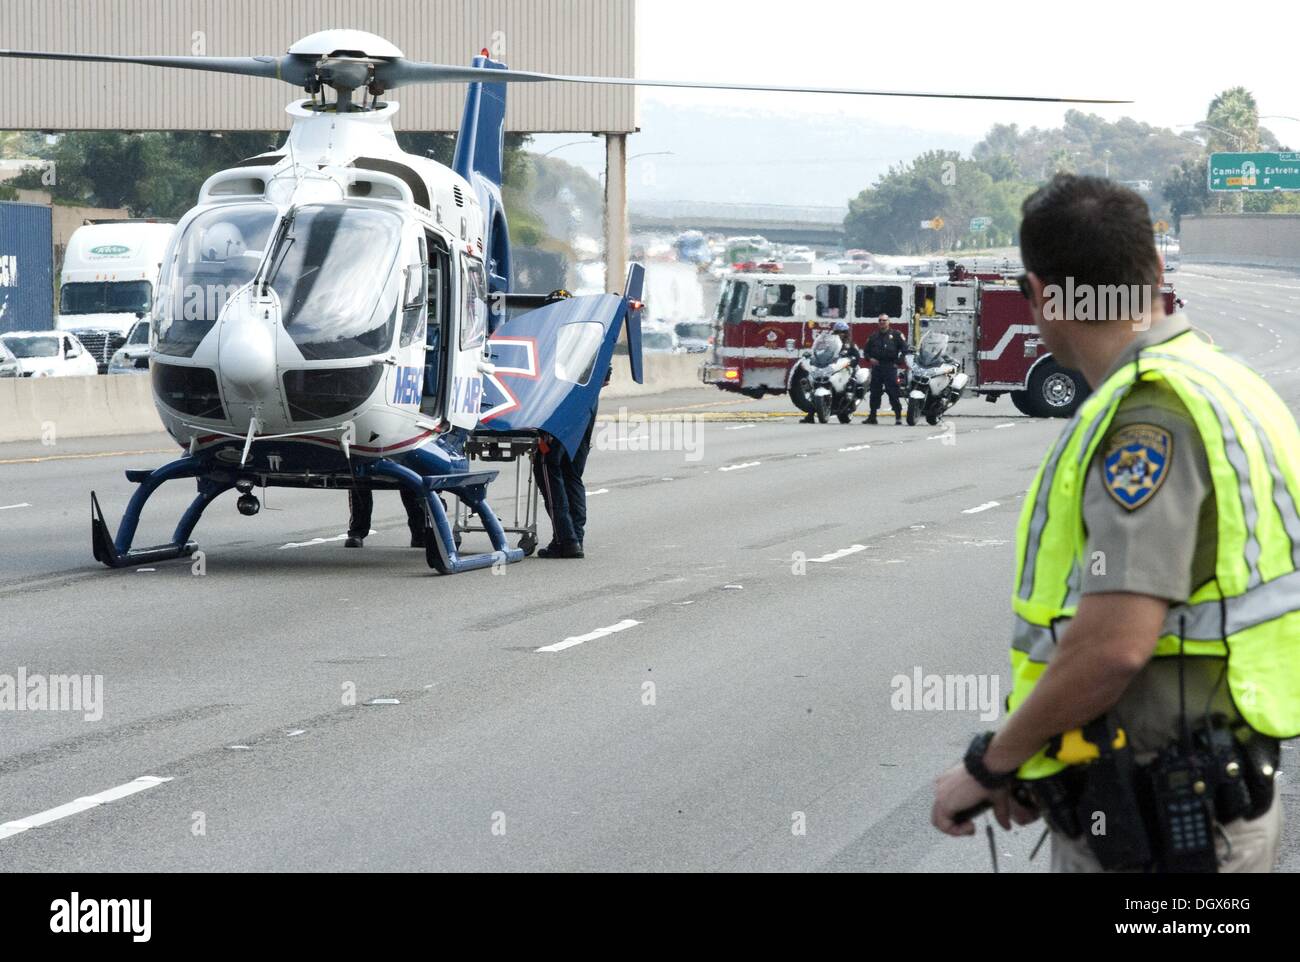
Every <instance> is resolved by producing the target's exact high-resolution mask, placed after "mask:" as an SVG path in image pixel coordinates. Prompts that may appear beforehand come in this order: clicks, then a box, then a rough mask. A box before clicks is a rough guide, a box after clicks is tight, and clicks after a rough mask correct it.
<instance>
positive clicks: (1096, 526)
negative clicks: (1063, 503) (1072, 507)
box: [1081, 317, 1237, 761]
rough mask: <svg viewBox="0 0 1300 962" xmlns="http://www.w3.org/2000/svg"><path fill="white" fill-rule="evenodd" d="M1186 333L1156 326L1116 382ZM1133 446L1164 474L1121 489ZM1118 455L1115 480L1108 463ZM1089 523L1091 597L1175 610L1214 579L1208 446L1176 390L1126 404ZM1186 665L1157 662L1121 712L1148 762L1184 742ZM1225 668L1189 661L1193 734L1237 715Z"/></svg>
mask: <svg viewBox="0 0 1300 962" xmlns="http://www.w3.org/2000/svg"><path fill="white" fill-rule="evenodd" d="M1187 330H1189V325H1188V323H1187V321H1186V320H1184V319H1183V318H1181V317H1172V318H1166V319H1164V320H1163V321H1162V322H1160V323H1159V324H1156V325H1153V326H1152V327H1151V329H1150V330H1147V331H1144V332H1141V333H1140V334H1139V335H1138V336H1137V338H1136V339H1135V340H1134V341H1133V343H1132V344H1131V345H1129V347H1128V349H1126V350H1125V352H1124V354H1123V355H1122V356H1121V357H1120V358H1119V359H1118V360H1117V361H1116V362H1115V365H1114V366H1113V367H1112V369H1111V372H1108V375H1107V376H1108V377H1109V374H1110V373H1113V372H1114V371H1115V370H1117V369H1118V368H1120V367H1122V366H1123V365H1124V364H1127V363H1129V362H1130V361H1132V360H1133V359H1134V358H1135V357H1137V356H1138V354H1139V352H1140V351H1141V350H1142V349H1145V348H1150V347H1154V346H1155V345H1157V344H1160V343H1163V342H1164V341H1167V340H1169V339H1170V338H1172V337H1175V336H1177V335H1178V334H1182V333H1184V332H1185V331H1187ZM1125 442H1137V443H1139V444H1144V443H1148V442H1149V443H1152V445H1153V447H1155V448H1157V449H1159V448H1160V446H1161V445H1162V444H1164V445H1167V450H1166V454H1165V463H1164V465H1163V467H1162V468H1161V469H1160V471H1159V473H1158V474H1156V473H1155V471H1154V470H1152V469H1150V468H1149V467H1148V469H1147V471H1146V473H1145V477H1139V480H1138V481H1137V483H1134V484H1128V485H1126V484H1124V483H1122V482H1121V480H1120V479H1119V478H1117V476H1116V475H1117V472H1116V471H1115V467H1116V465H1117V464H1118V460H1117V459H1118V458H1120V457H1123V452H1122V450H1121V449H1122V448H1123V447H1124V446H1125ZM1112 456H1114V460H1112V465H1111V472H1110V473H1109V475H1108V472H1107V461H1108V458H1111V457H1112ZM1139 474H1141V472H1139ZM1083 521H1084V527H1085V529H1086V531H1087V538H1088V542H1087V551H1086V552H1085V555H1084V570H1083V577H1082V581H1081V590H1082V592H1083V594H1085V595H1088V594H1097V593H1101V592H1128V593H1132V594H1140V595H1151V596H1153V597H1156V598H1164V599H1166V600H1168V601H1169V602H1170V604H1171V605H1174V604H1180V603H1182V602H1185V601H1187V599H1188V598H1189V597H1190V596H1191V594H1192V593H1193V592H1194V591H1195V590H1196V589H1197V588H1199V587H1200V586H1201V585H1203V584H1205V583H1206V582H1207V581H1210V580H1211V579H1213V577H1214V569H1215V554H1216V550H1217V547H1218V513H1217V510H1216V507H1215V501H1214V486H1213V483H1212V481H1211V479H1210V469H1209V465H1208V462H1207V460H1206V455H1205V445H1204V443H1203V442H1202V441H1201V436H1200V432H1199V431H1197V429H1196V425H1195V424H1194V423H1193V421H1192V418H1191V415H1190V414H1188V412H1187V409H1186V408H1185V407H1184V406H1183V404H1182V402H1181V401H1180V400H1179V399H1178V396H1177V395H1176V394H1175V393H1174V391H1173V390H1172V389H1171V388H1169V387H1167V386H1166V385H1164V384H1161V383H1151V382H1144V383H1140V384H1137V385H1135V386H1134V388H1133V389H1132V390H1131V391H1130V392H1129V394H1128V395H1127V396H1126V397H1125V398H1124V399H1123V400H1122V401H1121V402H1120V406H1119V409H1118V410H1117V412H1116V414H1115V418H1114V420H1113V421H1112V422H1111V424H1110V426H1109V428H1108V430H1107V432H1106V436H1105V437H1104V438H1103V439H1102V442H1101V445H1100V446H1099V447H1098V448H1097V454H1096V456H1095V457H1094V458H1093V463H1092V465H1091V466H1090V467H1089V470H1088V478H1087V480H1086V482H1085V484H1084V493H1083ZM1178 662H1179V659H1177V658H1159V659H1153V660H1152V661H1150V662H1149V663H1148V664H1147V665H1146V667H1145V668H1143V669H1142V670H1141V671H1140V672H1139V673H1138V674H1137V676H1136V677H1135V678H1134V679H1133V681H1132V682H1131V683H1130V685H1129V687H1128V689H1127V690H1126V691H1125V693H1124V695H1123V697H1122V698H1121V699H1120V701H1119V704H1118V705H1117V706H1116V712H1117V714H1118V715H1119V718H1120V722H1121V724H1122V725H1123V726H1124V727H1125V728H1126V729H1127V730H1128V732H1129V735H1130V738H1131V739H1132V744H1133V747H1134V749H1135V750H1136V751H1137V753H1138V756H1139V760H1140V761H1146V760H1147V758H1146V756H1148V755H1149V754H1150V753H1153V752H1155V751H1158V750H1159V749H1161V748H1163V747H1164V746H1165V745H1167V744H1168V743H1169V742H1170V741H1172V740H1173V739H1174V738H1175V737H1176V736H1177V734H1178V730H1179V729H1178V718H1179V681H1178V668H1179V665H1178ZM1224 666H1225V662H1224V660H1223V659H1222V658H1204V657H1201V658H1192V657H1189V658H1187V659H1185V660H1184V664H1183V671H1184V676H1185V686H1186V705H1187V714H1188V718H1189V719H1190V720H1191V724H1192V725H1193V727H1195V725H1196V722H1197V720H1199V719H1201V718H1203V717H1204V714H1205V712H1206V709H1207V707H1208V709H1209V711H1210V712H1212V713H1213V712H1221V713H1223V714H1225V715H1227V716H1228V717H1229V718H1234V719H1235V718H1236V717H1237V713H1236V710H1235V709H1234V708H1233V706H1232V699H1231V696H1230V695H1229V694H1228V690H1227V684H1226V680H1225V679H1224V677H1223V671H1224Z"/></svg>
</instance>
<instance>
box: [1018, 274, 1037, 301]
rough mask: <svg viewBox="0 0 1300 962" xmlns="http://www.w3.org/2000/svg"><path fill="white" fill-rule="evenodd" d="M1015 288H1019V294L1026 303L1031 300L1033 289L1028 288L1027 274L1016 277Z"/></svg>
mask: <svg viewBox="0 0 1300 962" xmlns="http://www.w3.org/2000/svg"><path fill="white" fill-rule="evenodd" d="M1016 287H1018V288H1020V293H1021V294H1023V295H1024V297H1025V300H1027V301H1030V300H1033V297H1034V291H1033V288H1031V287H1030V286H1029V275H1028V274H1017V275H1016Z"/></svg>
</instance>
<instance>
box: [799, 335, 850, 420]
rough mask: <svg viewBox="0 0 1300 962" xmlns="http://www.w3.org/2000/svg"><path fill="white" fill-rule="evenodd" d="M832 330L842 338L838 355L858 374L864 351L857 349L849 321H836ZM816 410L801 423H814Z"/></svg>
mask: <svg viewBox="0 0 1300 962" xmlns="http://www.w3.org/2000/svg"><path fill="white" fill-rule="evenodd" d="M831 331H832V332H833V333H834V334H835V335H836V336H838V337H839V339H840V353H839V354H838V355H837V356H838V357H847V358H848V359H849V361H850V362H851V363H852V365H853V376H854V377H857V376H858V365H859V364H860V363H862V352H861V351H859V350H858V349H857V347H856V346H855V345H854V343H853V330H852V328H850V327H849V324H848V321H836V322H835V325H834V326H833V327H832V328H831ZM815 416H816V415H815V412H813V411H809V412H808V413H807V415H805V416H804V417H802V418H800V419H799V423H800V424H812V423H813V420H814V419H815Z"/></svg>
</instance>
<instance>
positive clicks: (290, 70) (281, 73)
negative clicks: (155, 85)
mask: <svg viewBox="0 0 1300 962" xmlns="http://www.w3.org/2000/svg"><path fill="white" fill-rule="evenodd" d="M0 57H12V58H22V59H25V60H73V61H83V62H88V63H135V64H143V65H144V66H146V67H176V68H179V69H181V70H207V71H210V72H212V73H227V74H237V75H240V76H244V77H269V78H270V79H272V80H283V81H285V82H286V83H291V84H294V85H296V86H301V85H302V84H304V83H305V82H306V81H307V80H308V78H309V77H310V76H311V73H312V70H313V67H314V65H313V63H312V62H311V61H310V60H308V59H307V58H305V57H298V56H294V55H292V54H289V55H285V56H283V57H122V56H116V55H113V54H100V53H55V52H51V51H46V50H0Z"/></svg>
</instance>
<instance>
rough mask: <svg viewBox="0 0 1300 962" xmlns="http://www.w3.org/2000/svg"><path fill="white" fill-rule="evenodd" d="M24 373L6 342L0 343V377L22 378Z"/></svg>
mask: <svg viewBox="0 0 1300 962" xmlns="http://www.w3.org/2000/svg"><path fill="white" fill-rule="evenodd" d="M22 373H23V371H22V367H21V366H20V365H19V363H18V358H16V357H14V352H13V351H11V350H9V348H7V347H5V342H4V341H0V377H21V376H22Z"/></svg>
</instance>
